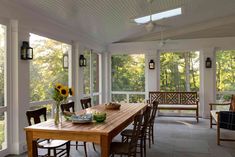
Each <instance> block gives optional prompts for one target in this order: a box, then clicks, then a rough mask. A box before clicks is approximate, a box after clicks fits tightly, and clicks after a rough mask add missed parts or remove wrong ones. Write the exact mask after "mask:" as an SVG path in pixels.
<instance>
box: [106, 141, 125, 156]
mask: <svg viewBox="0 0 235 157" xmlns="http://www.w3.org/2000/svg"><path fill="white" fill-rule="evenodd" d="M128 151H129V143H122V142H112V143H111V146H110V152H112V153H114V154H128Z"/></svg>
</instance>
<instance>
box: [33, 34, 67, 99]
mask: <svg viewBox="0 0 235 157" xmlns="http://www.w3.org/2000/svg"><path fill="white" fill-rule="evenodd" d="M30 45H31V47H33V49H34V59H33V60H32V61H30V98H31V101H43V100H49V99H51V97H50V89H51V88H53V86H54V84H55V83H56V82H61V83H63V84H66V85H67V84H68V70H67V69H63V67H62V58H63V53H65V52H66V51H69V50H70V45H67V44H64V43H61V42H58V41H55V40H52V39H48V38H44V37H40V36H37V35H35V34H30Z"/></svg>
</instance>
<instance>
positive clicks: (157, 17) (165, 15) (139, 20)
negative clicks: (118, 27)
mask: <svg viewBox="0 0 235 157" xmlns="http://www.w3.org/2000/svg"><path fill="white" fill-rule="evenodd" d="M181 14H182V9H181V8H176V9H172V10H167V11H163V12H160V13H156V14H152V15H148V16H144V17H139V18H136V19H134V21H135V22H136V23H138V24H144V23H148V22H149V21H150V16H152V21H156V20H161V19H164V18H169V17H173V16H177V15H181Z"/></svg>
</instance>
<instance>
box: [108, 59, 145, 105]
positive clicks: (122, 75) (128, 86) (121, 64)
mask: <svg viewBox="0 0 235 157" xmlns="http://www.w3.org/2000/svg"><path fill="white" fill-rule="evenodd" d="M111 70H112V71H111V77H112V83H111V84H112V91H126V92H133V91H134V92H144V91H145V56H144V55H142V54H133V55H126V54H125V55H112V58H111ZM144 98H145V97H144V96H143V95H141V96H139V95H131V97H130V101H131V102H142V101H144ZM112 101H117V102H120V101H127V98H126V95H123V94H112Z"/></svg>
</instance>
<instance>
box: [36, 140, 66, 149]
mask: <svg viewBox="0 0 235 157" xmlns="http://www.w3.org/2000/svg"><path fill="white" fill-rule="evenodd" d="M67 142H68V141H64V140H51V139H50V140H43V141H40V142H38V147H39V148H57V147H61V146H63V145H65V144H66V143H67Z"/></svg>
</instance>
